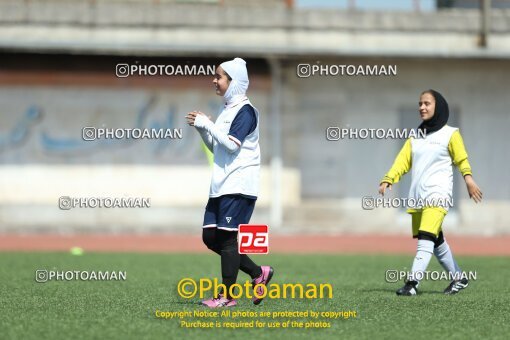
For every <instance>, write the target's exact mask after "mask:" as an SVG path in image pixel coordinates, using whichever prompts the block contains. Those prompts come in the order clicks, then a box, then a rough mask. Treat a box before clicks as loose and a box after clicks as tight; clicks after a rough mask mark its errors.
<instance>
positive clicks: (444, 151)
mask: <svg viewBox="0 0 510 340" xmlns="http://www.w3.org/2000/svg"><path fill="white" fill-rule="evenodd" d="M453 164H455V165H456V166H457V167H458V168H459V171H460V172H461V173H462V176H465V175H470V174H471V166H470V165H469V162H468V155H467V152H466V149H465V147H464V142H463V140H462V137H461V135H460V132H459V130H458V128H454V127H450V126H448V125H445V126H444V127H442V128H441V129H440V130H438V131H436V132H433V133H431V134H429V135H427V136H425V138H410V139H408V140H407V141H406V142H405V144H404V146H403V147H402V149H401V150H400V153H399V154H398V156H397V158H396V159H395V162H394V163H393V166H392V167H391V169H390V171H389V172H388V173H387V174H386V175H385V176H384V178H383V179H382V180H381V183H382V182H386V183H390V184H394V183H397V182H398V181H399V180H400V178H401V177H402V176H403V175H404V174H405V173H407V172H408V171H409V170H411V168H412V171H411V174H412V179H411V188H410V190H409V199H413V202H416V204H417V205H416V206H415V207H414V208H410V209H408V210H407V211H408V212H416V211H419V210H421V209H422V208H423V207H424V206H425V205H426V206H431V207H440V208H443V209H445V210H446V211H448V208H449V204H448V202H452V191H453V170H452V165H453Z"/></svg>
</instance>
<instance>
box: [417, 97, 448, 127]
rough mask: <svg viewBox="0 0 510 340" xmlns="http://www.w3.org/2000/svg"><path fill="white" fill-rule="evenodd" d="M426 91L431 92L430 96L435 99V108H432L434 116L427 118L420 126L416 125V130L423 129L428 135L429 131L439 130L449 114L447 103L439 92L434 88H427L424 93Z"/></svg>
mask: <svg viewBox="0 0 510 340" xmlns="http://www.w3.org/2000/svg"><path fill="white" fill-rule="evenodd" d="M427 92H430V93H432V96H433V97H434V99H435V100H436V109H435V110H434V116H432V118H430V119H429V120H425V121H423V122H422V123H421V124H420V126H418V130H424V131H425V133H426V134H427V135H428V134H429V133H432V132H436V131H438V130H440V129H441V128H442V127H443V126H445V125H446V123H447V122H448V117H449V116H450V111H449V109H448V103H447V102H446V99H444V97H443V96H442V95H441V93H439V92H437V91H434V90H428V91H425V92H424V93H427Z"/></svg>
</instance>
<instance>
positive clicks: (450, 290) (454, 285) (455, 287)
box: [444, 278, 469, 295]
mask: <svg viewBox="0 0 510 340" xmlns="http://www.w3.org/2000/svg"><path fill="white" fill-rule="evenodd" d="M468 284H469V281H468V279H466V278H462V279H460V280H453V281H452V282H450V284H449V285H448V287H446V289H445V290H444V293H445V294H446V295H453V294H457V293H458V292H459V291H460V290H461V289H464V288H466V287H467V286H468Z"/></svg>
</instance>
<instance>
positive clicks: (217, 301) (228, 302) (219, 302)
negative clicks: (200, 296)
mask: <svg viewBox="0 0 510 340" xmlns="http://www.w3.org/2000/svg"><path fill="white" fill-rule="evenodd" d="M202 304H203V305H204V306H207V307H209V308H219V307H234V306H237V302H236V300H234V299H227V298H226V297H223V295H222V294H220V295H219V296H218V297H217V298H212V299H209V300H204V301H202Z"/></svg>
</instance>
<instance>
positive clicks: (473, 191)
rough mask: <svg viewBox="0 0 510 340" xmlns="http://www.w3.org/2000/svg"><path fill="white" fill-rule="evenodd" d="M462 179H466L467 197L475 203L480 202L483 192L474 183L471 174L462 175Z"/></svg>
mask: <svg viewBox="0 0 510 340" xmlns="http://www.w3.org/2000/svg"><path fill="white" fill-rule="evenodd" d="M464 180H465V181H466V186H467V190H468V193H469V198H472V199H473V200H474V201H475V202H476V203H480V202H481V201H482V196H483V194H482V191H481V190H480V188H479V187H478V185H476V183H475V180H474V179H473V177H472V176H471V175H466V176H464Z"/></svg>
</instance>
